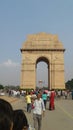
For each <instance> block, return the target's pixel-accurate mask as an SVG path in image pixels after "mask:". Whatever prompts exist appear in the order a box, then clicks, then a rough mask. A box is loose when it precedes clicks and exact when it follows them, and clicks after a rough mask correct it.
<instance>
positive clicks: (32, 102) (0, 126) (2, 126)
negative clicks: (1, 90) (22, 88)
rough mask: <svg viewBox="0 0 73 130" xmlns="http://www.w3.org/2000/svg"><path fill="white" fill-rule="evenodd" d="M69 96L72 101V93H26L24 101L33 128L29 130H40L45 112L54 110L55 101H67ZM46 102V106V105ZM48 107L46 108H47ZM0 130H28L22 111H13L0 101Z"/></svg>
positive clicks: (3, 101) (4, 101)
mask: <svg viewBox="0 0 73 130" xmlns="http://www.w3.org/2000/svg"><path fill="white" fill-rule="evenodd" d="M69 96H71V98H72V100H73V91H72V92H71V93H70V92H69V91H55V90H54V89H52V90H50V91H45V90H44V91H41V90H38V91H27V92H26V94H25V96H24V99H25V101H26V104H27V112H28V113H31V110H32V113H33V124H34V128H33V129H31V130H41V125H42V117H44V116H45V110H46V109H48V110H51V111H52V110H55V102H54V101H55V99H60V98H61V97H63V98H64V99H67V98H68V97H69ZM47 102H48V105H46V104H47ZM47 106H48V107H47ZM0 130H30V128H29V122H28V120H27V117H26V115H25V113H24V111H23V110H22V109H16V110H13V108H12V106H11V104H10V103H9V102H8V101H6V100H4V99H0Z"/></svg>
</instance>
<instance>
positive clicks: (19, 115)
mask: <svg viewBox="0 0 73 130" xmlns="http://www.w3.org/2000/svg"><path fill="white" fill-rule="evenodd" d="M13 124H14V125H13V130H28V128H29V125H28V120H27V117H26V115H25V113H24V112H23V110H22V109H16V110H14V112H13Z"/></svg>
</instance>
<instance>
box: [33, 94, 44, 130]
mask: <svg viewBox="0 0 73 130" xmlns="http://www.w3.org/2000/svg"><path fill="white" fill-rule="evenodd" d="M32 105H33V121H34V128H35V130H41V122H42V114H43V116H44V112H45V106H44V102H43V99H42V98H41V94H40V93H38V94H37V98H36V99H35V100H32Z"/></svg>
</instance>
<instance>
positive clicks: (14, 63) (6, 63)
mask: <svg viewBox="0 0 73 130" xmlns="http://www.w3.org/2000/svg"><path fill="white" fill-rule="evenodd" d="M0 66H5V67H17V66H20V64H19V63H16V62H13V61H12V60H10V59H8V60H7V61H5V62H3V63H2V64H0Z"/></svg>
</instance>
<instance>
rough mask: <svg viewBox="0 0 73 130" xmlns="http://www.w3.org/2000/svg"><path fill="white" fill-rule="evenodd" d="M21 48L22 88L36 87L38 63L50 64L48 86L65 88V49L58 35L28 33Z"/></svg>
mask: <svg viewBox="0 0 73 130" xmlns="http://www.w3.org/2000/svg"><path fill="white" fill-rule="evenodd" d="M20 50H21V55H22V64H21V84H20V86H21V89H25V88H33V89H35V88H36V65H37V63H38V62H39V61H45V62H46V63H47V64H48V87H49V88H50V89H52V88H54V89H64V88H65V77H64V51H65V49H64V48H63V45H62V43H61V42H60V41H59V39H58V36H57V35H52V34H47V33H38V34H32V35H28V37H27V40H26V41H25V42H24V43H23V45H22V48H21V49H20Z"/></svg>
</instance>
